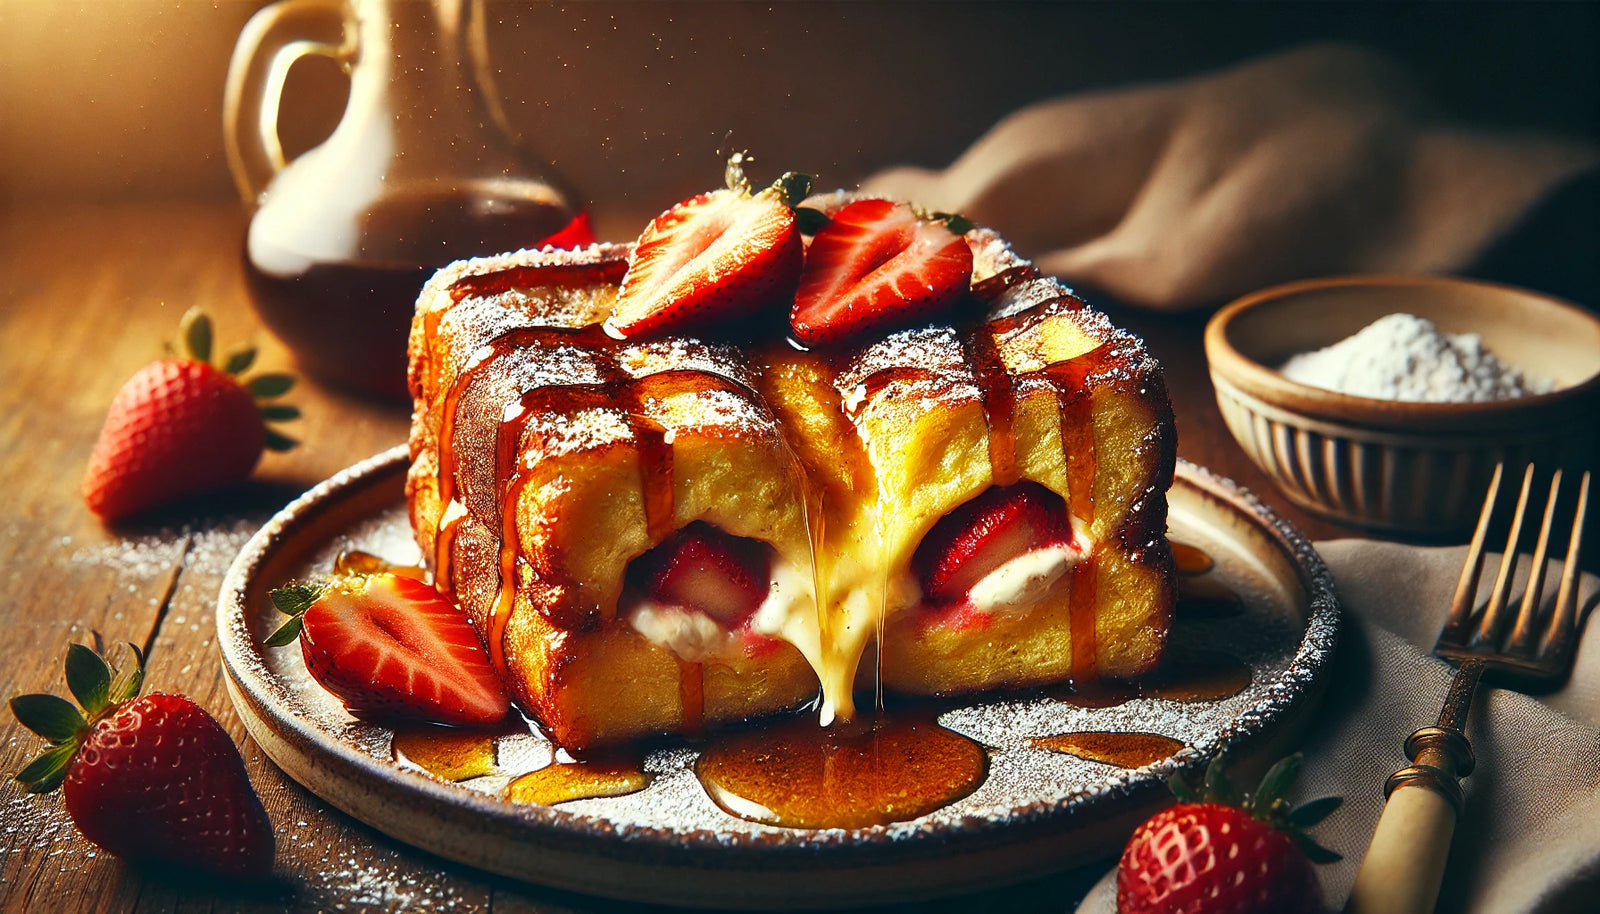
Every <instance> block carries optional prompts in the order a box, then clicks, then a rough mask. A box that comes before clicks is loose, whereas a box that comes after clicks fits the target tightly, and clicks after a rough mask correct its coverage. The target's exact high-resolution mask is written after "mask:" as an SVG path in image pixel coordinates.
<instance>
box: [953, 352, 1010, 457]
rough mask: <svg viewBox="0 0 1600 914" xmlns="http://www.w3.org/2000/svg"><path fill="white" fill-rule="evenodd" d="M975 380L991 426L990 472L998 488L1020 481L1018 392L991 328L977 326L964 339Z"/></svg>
mask: <svg viewBox="0 0 1600 914" xmlns="http://www.w3.org/2000/svg"><path fill="white" fill-rule="evenodd" d="M961 345H962V348H963V349H964V350H965V351H966V354H967V362H968V364H969V365H971V367H972V376H973V379H974V380H975V381H977V383H978V391H979V393H980V394H981V398H980V401H979V402H980V403H982V405H983V419H984V422H985V423H986V424H987V425H988V426H989V468H990V471H991V472H992V474H993V476H994V484H995V485H997V486H1009V485H1011V484H1012V483H1014V482H1016V481H1017V435H1016V429H1015V428H1014V427H1013V419H1014V410H1015V408H1016V391H1015V389H1014V388H1013V386H1012V384H1011V375H1010V374H1008V373H1007V372H1006V367H1005V365H1004V363H1002V362H1001V361H1000V350H999V348H998V347H996V345H995V342H994V337H993V336H992V335H990V333H989V327H988V325H987V324H974V325H973V326H971V327H969V328H968V329H967V330H966V331H965V332H963V333H962V335H961Z"/></svg>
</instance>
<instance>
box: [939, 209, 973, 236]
mask: <svg viewBox="0 0 1600 914" xmlns="http://www.w3.org/2000/svg"><path fill="white" fill-rule="evenodd" d="M933 218H935V219H937V220H939V221H940V222H943V223H944V227H945V228H947V229H949V230H950V231H952V232H954V233H956V234H957V235H965V234H966V233H968V232H970V231H972V228H973V225H972V220H971V219H968V218H967V217H966V216H963V215H961V214H959V213H934V214H933Z"/></svg>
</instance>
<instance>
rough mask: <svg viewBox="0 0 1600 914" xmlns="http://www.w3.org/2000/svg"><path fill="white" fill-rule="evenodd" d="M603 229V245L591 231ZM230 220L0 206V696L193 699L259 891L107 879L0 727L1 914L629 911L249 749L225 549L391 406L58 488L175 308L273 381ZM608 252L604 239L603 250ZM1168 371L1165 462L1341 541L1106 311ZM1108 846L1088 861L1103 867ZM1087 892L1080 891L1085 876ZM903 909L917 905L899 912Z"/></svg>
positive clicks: (1192, 334) (1170, 340)
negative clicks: (245, 804)
mask: <svg viewBox="0 0 1600 914" xmlns="http://www.w3.org/2000/svg"><path fill="white" fill-rule="evenodd" d="M602 228H606V226H605V225H604V224H602ZM243 231H244V217H243V216H242V215H241V214H240V213H239V211H238V208H237V206H235V205H233V204H232V203H230V202H222V201H219V202H196V203H141V204H118V205H106V206H95V205H88V204H85V205H78V206H72V207H59V206H52V207H48V208H47V207H35V208H12V209H9V210H0V371H3V375H4V382H3V384H0V487H3V489H4V491H6V492H8V493H9V494H8V495H7V498H8V499H9V501H8V502H7V504H8V505H9V507H8V508H7V509H6V510H5V511H4V512H3V514H0V582H3V585H0V629H3V630H4V631H5V632H7V633H8V634H7V635H6V637H5V638H4V639H3V640H0V696H4V697H9V696H12V695H16V694H20V693H24V692H38V691H55V692H62V691H64V683H63V681H62V676H61V663H62V658H63V656H64V655H65V652H66V648H67V645H68V644H69V643H70V642H72V641H82V640H85V639H87V638H88V637H89V633H90V632H91V631H98V632H99V633H101V634H102V635H103V636H104V638H105V639H106V641H107V642H108V643H109V642H118V641H130V642H133V643H134V644H139V645H143V646H144V647H145V648H146V650H147V652H148V654H149V657H150V668H149V676H148V680H147V682H148V683H149V687H150V688H151V689H152V690H160V691H174V692H181V693H184V694H187V695H189V696H190V697H192V698H193V699H195V700H196V701H198V702H199V703H200V704H202V705H204V706H205V707H206V708H208V709H209V710H210V711H211V712H212V713H213V714H214V715H215V716H216V717H217V719H218V720H219V721H220V722H221V723H222V725H223V726H224V727H226V728H227V730H228V731H229V733H230V734H231V735H232V736H233V737H234V739H236V740H237V741H238V743H239V745H240V746H241V747H243V750H244V757H245V761H246V764H247V766H248V768H249V771H250V776H251V778H252V779H253V781H254V783H255V786H256V788H257V790H259V791H260V793H261V796H262V799H263V800H264V801H265V803H266V807H267V811H268V813H269V814H270V815H271V817H272V821H273V822H274V823H275V825H276V827H277V831H278V856H277V862H276V873H277V880H276V884H274V885H273V886H271V887H269V888H267V889H264V890H259V891H251V892H248V893H245V894H242V895H241V894H238V893H237V892H236V891H234V890H231V889H227V888H218V887H215V886H212V887H203V886H198V885H194V884H188V883H185V882H182V881H174V880H173V879H172V878H167V877H156V876H150V875H147V874H144V873H141V872H140V871H139V870H137V869H135V868H133V867H129V866H125V865H123V864H122V863H121V862H119V861H118V860H117V859H115V858H113V857H111V856H110V855H108V854H105V853H97V850H96V848H95V847H94V846H93V845H91V844H90V843H89V842H87V841H86V840H84V839H83V838H81V837H80V836H79V835H78V833H77V831H76V830H75V829H74V828H73V826H72V823H71V822H70V820H68V818H67V816H66V814H65V812H64V810H63V808H62V805H61V803H60V800H59V797H57V796H49V797H43V798H36V797H32V796H30V795H28V794H27V793H25V792H24V791H23V790H22V788H21V786H20V785H18V784H17V783H16V782H15V781H12V780H11V779H10V778H9V775H10V774H13V773H15V772H17V771H19V770H20V769H21V768H22V766H23V765H24V764H26V762H27V761H28V760H29V759H30V758H32V757H33V756H34V755H35V754H36V753H37V752H38V750H39V748H40V746H41V741H40V740H39V739H37V738H36V737H34V736H33V734H31V733H28V732H27V731H25V730H23V729H22V728H21V727H20V726H19V725H18V724H17V723H16V721H15V720H14V719H13V718H12V717H11V715H10V714H9V712H6V713H4V714H0V736H3V737H4V742H3V743H0V771H3V772H5V773H6V774H7V775H8V777H7V778H6V779H5V780H4V782H3V784H0V910H7V911H10V910H34V911H51V912H53V911H67V910H72V911H134V910H137V911H202V910H261V911H267V910H284V909H291V910H297V911H298V910H305V911H313V910H315V911H330V910H396V911H398V910H408V911H409V910H424V911H426V910H494V911H497V912H511V911H574V910H590V909H595V908H606V909H608V910H611V909H631V908H633V907H635V906H628V905H615V904H610V903H602V902H598V901H596V900H593V899H588V898H583V897H578V896H574V895H571V894H566V893H560V892H554V891H550V890H545V889H541V888H538V887H534V886H528V885H525V884H522V883H516V882H512V881H509V880H505V879H501V878H497V877H494V876H490V875H486V874H484V873H480V872H477V871H474V870H470V869H467V868H464V867H461V866H457V865H455V864H452V863H449V862H446V861H443V860H440V859H439V858H436V857H433V856H431V855H429V854H427V853H424V852H421V851H418V850H414V849H411V848H409V847H407V846H404V845H401V844H399V843H397V842H395V841H393V840H391V839H389V838H387V837H386V836H384V835H382V834H379V833H378V832H376V831H374V830H372V829H371V828H368V827H367V826H365V825H362V824H361V823H359V822H356V821H354V820H353V819H350V818H349V817H347V816H345V815H343V814H342V813H340V812H338V811H337V810H334V809H331V808H330V807H329V806H328V805H327V804H325V803H323V802H322V801H321V800H319V799H318V798H316V797H315V796H313V795H311V794H310V793H309V792H307V791H306V790H304V789H302V788H301V787H300V786H299V785H298V784H296V783H294V782H293V781H290V780H289V779H288V778H287V777H285V776H284V775H283V774H282V773H280V772H279V771H278V769H277V768H275V767H274V766H273V765H272V763H271V762H269V761H268V760H267V759H266V758H265V757H264V756H263V755H262V754H261V752H260V750H259V749H258V748H257V747H256V746H255V745H254V744H253V743H252V742H251V741H250V740H249V738H248V737H246V735H245V733H244V728H243V726H242V725H241V724H240V722H239V719H238V717H237V716H236V715H235V714H234V711H233V707H232V705H231V704H230V703H229V700H228V698H227V695H226V692H225V690H224V687H223V681H222V674H221V669H220V664H219V663H218V655H217V649H216V646H215V644H214V641H215V639H216V634H215V619H214V606H215V601H216V597H217V591H218V589H219V587H220V585H221V583H222V577H223V575H224V573H225V572H226V570H227V568H228V565H229V563H230V562H231V561H232V559H233V556H234V554H235V553H236V552H237V551H238V549H239V548H240V547H241V546H242V545H243V544H244V542H245V540H246V539H247V538H248V537H249V536H250V534H251V533H252V532H253V531H254V530H255V529H256V528H257V527H258V526H259V525H260V524H261V523H262V522H263V521H265V520H266V519H267V518H268V517H269V516H271V514H272V513H273V512H275V511H276V510H277V509H279V508H280V507H282V506H283V505H284V504H285V503H287V502H288V501H289V500H290V499H292V498H293V497H295V496H296V495H298V494H299V493H300V492H302V491H304V490H305V489H306V488H308V487H310V486H311V485H313V484H314V483H316V482H317V481H319V480H321V479H323V478H325V477H327V476H329V475H330V474H332V473H334V472H335V471H337V470H339V469H340V468H342V467H344V466H346V465H348V464H350V463H353V462H355V461H357V460H359V459H361V458H364V457H367V456H370V455H372V454H374V453H377V452H378V451H380V450H383V449H385V448H387V447H389V446H391V445H393V444H397V443H399V442H402V441H404V440H405V437H406V430H407V425H408V420H409V416H408V415H407V413H406V412H405V411H404V410H403V409H401V408H398V407H394V406H384V405H380V404H374V403H370V402H363V401H360V400H356V399H352V398H349V397H346V396H343V395H340V394H337V393H333V392H330V391H327V390H323V389H319V388H317V387H316V386H314V385H311V384H304V383H303V384H301V385H300V386H299V387H297V389H296V390H295V391H294V393H293V394H292V395H291V396H290V397H288V398H286V399H287V400H288V401H290V402H294V403H296V404H298V405H299V406H300V407H301V409H302V410H303V412H304V418H303V419H302V420H301V421H299V422H298V423H295V425H297V426H298V427H297V428H296V429H294V437H297V438H300V439H302V444H301V446H300V447H299V448H297V449H296V450H294V451H292V452H290V453H288V454H284V455H277V454H269V455H268V456H267V457H266V458H265V459H264V460H263V462H262V464H261V466H260V468H259V469H258V471H257V474H256V479H255V481H254V482H252V483H251V484H250V485H249V486H248V487H245V488H242V489H240V490H238V491H236V492H233V493H230V494H229V495H227V496H226V497H223V498H217V499H214V500H210V501H207V502H206V503H204V504H199V505H194V504H191V505H188V506H184V507H181V508H177V509H174V510H171V511H168V512H166V513H163V514H160V515H159V516H156V517H152V518H149V519H146V520H143V521H140V522H139V523H137V524H135V525H131V526H127V527H121V528H117V529H107V528H105V527H102V526H101V524H100V523H99V521H98V520H96V518H95V517H94V516H93V515H92V514H90V513H89V511H88V510H87V509H86V508H85V507H84V505H83V501H82V499H81V497H80V496H79V493H78V488H79V483H80V479H81V476H82V472H83V467H84V464H85V462H86V461H87V459H88V456H89V451H90V449H91V448H92V447H93V444H94V440H95V437H96V435H97V434H98V432H99V429H100V424H101V422H102V420H103V418H104V415H105V409H106V405H107V404H108V403H109V402H110V401H111V398H112V396H113V394H114V393H115V392H116V390H117V389H118V388H119V387H120V386H121V384H122V383H123V381H124V380H126V379H127V378H128V377H129V376H130V375H131V374H132V373H133V372H134V371H135V370H136V369H138V368H139V367H140V366H141V365H143V364H144V363H145V362H147V361H150V360H151V359H152V358H155V357H157V356H158V355H159V353H160V346H161V344H162V342H163V341H165V340H169V339H171V338H172V337H173V336H174V335H175V331H176V327H177V322H178V317H179V315H181V314H182V313H183V311H184V310H185V309H187V308H188V307H189V306H190V305H194V304H199V305H201V306H203V307H205V308H206V309H207V310H208V311H209V312H210V313H211V315H212V317H213V318H214V320H215V321H216V325H217V330H218V339H219V341H220V342H221V344H222V345H224V346H227V345H228V344H229V343H243V342H246V341H253V342H256V343H258V344H259V345H260V346H261V349H262V362H261V364H262V365H264V366H266V367H280V368H281V367H288V366H289V364H290V362H289V358H288V355H287V353H286V352H285V350H284V349H283V348H282V347H281V346H280V345H278V344H277V343H276V341H274V340H273V339H272V338H271V337H269V336H268V335H267V334H266V332H265V331H264V330H263V329H262V328H261V326H260V324H259V322H258V321H257V320H256V318H255V316H254V314H253V313H252V312H251V310H250V307H249V304H248V301H247V299H246V294H245V289H244V284H243V276H242V273H241V269H240V262H239V254H240V249H241V239H242V238H243ZM613 234H619V235H620V234H622V232H620V231H619V232H614V233H613ZM1113 316H1114V318H1115V319H1116V320H1117V321H1118V322H1120V323H1122V324H1124V325H1126V326H1129V327H1130V328H1132V329H1133V330H1135V331H1136V332H1139V333H1141V334H1143V335H1144V336H1145V337H1146V339H1147V340H1148V341H1149V343H1150V345H1151V348H1152V349H1153V350H1154V351H1155V353H1156V355H1157V356H1159V357H1160V358H1161V360H1162V361H1163V362H1164V363H1165V365H1166V370H1167V378H1168V384H1169V386H1170V387H1171V390H1172V399H1173V405H1174V407H1175V409H1176V412H1177V415H1178V433H1179V447H1178V452H1179V453H1180V454H1181V455H1183V456H1184V457H1187V458H1188V459H1189V460H1192V461H1194V462H1196V463H1199V464H1202V465H1204V466H1208V467H1210V468H1211V469H1213V470H1215V471H1217V472H1219V473H1221V474H1223V475H1226V476H1229V477H1232V478H1233V479H1235V480H1238V481H1239V482H1240V483H1242V484H1244V485H1245V486H1246V487H1248V488H1250V489H1252V490H1254V491H1255V492H1256V493H1258V494H1259V495H1261V496H1262V498H1263V499H1264V500H1265V501H1266V502H1267V503H1268V504H1270V505H1272V506H1273V507H1274V508H1276V509H1278V510H1279V511H1281V512H1282V513H1283V514H1284V516H1286V517H1288V518H1290V519H1291V520H1292V521H1294V522H1295V523H1297V524H1299V525H1300V526H1301V528H1302V529H1303V530H1305V531H1306V532H1307V533H1308V534H1309V535H1311V536H1312V537H1313V538H1326V537H1334V536H1341V535H1354V533H1355V532H1354V531H1350V530H1346V529H1342V528H1339V527H1335V526H1332V525H1330V524H1328V523H1325V522H1321V521H1318V520H1316V519H1314V518H1311V517H1309V516H1307V515H1306V514H1305V513H1303V512H1301V511H1298V510H1296V509H1294V508H1293V507H1292V506H1290V505H1289V504H1288V503H1287V502H1286V501H1285V500H1284V499H1283V498H1282V497H1281V496H1279V495H1278V494H1277V493H1276V492H1275V491H1273V489H1272V487H1271V485H1270V483H1269V482H1268V481H1267V479H1266V477H1265V476H1263V475H1262V474H1261V473H1260V472H1259V471H1257V470H1256V469H1255V468H1254V467H1253V466H1252V465H1251V464H1250V463H1249V462H1248V460H1247V459H1246V457H1245V455H1244V453H1243V452H1242V451H1241V450H1240V449H1239V448H1238V447H1237V446H1236V445H1235V444H1234V442H1233V439H1232V438H1231V437H1230V436H1229V435H1228V432H1227V429H1226V428H1225V427H1224V426H1223V424H1222V418H1221V416H1220V415H1219V414H1218V412H1217V408H1216V404H1215V402H1214V400H1213V398H1212V389H1211V383H1210V381H1209V379H1208V377H1207V375H1206V368H1205V357H1204V355H1203V353H1202V349H1201V342H1200V340H1201V331H1202V329H1203V327H1204V318H1203V317H1201V316H1182V317H1170V316H1156V315H1145V314H1135V313H1124V312H1117V313H1115V314H1114V315H1113ZM1114 850H1115V849H1113V848H1108V849H1107V851H1108V855H1109V854H1110V853H1111V852H1113V851H1114ZM1093 875H1098V874H1097V873H1096V874H1093ZM1084 878H1085V876H1084V874H1082V873H1080V874H1077V875H1072V874H1069V875H1067V876H1063V877H1060V878H1057V879H1053V880H1047V881H1045V882H1040V883H1034V884H1031V885H1026V886H1021V887H1017V888H1014V889H1010V890H1005V891H1003V892H999V893H995V894H991V895H985V896H982V897H976V898H966V899H956V900H953V901H952V902H951V903H950V907H951V909H952V910H954V909H957V908H959V909H961V910H963V911H972V910H974V909H977V910H990V909H993V910H999V909H1004V910H1018V909H1031V908H1039V907H1045V908H1052V909H1055V910H1060V909H1061V908H1062V907H1063V906H1064V905H1065V904H1067V903H1068V899H1070V898H1072V897H1073V895H1074V894H1075V893H1081V892H1082V891H1083V888H1084V881H1083V880H1084ZM919 909H922V908H921V907H919Z"/></svg>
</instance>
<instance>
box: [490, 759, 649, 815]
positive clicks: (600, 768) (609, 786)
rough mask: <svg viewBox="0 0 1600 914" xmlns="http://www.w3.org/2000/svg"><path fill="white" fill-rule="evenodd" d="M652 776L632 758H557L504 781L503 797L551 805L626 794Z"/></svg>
mask: <svg viewBox="0 0 1600 914" xmlns="http://www.w3.org/2000/svg"><path fill="white" fill-rule="evenodd" d="M652 780H654V778H653V776H652V775H650V774H648V773H647V772H646V771H645V770H644V768H643V767H642V766H641V765H640V763H639V762H638V761H637V760H633V759H609V760H608V759H593V760H575V761H570V762H569V761H557V762H553V763H551V764H549V765H546V766H545V767H543V768H540V769H539V770H537V771H530V772H528V773H527V774H524V775H522V776H520V777H518V778H516V779H514V780H513V781H512V782H511V783H509V784H507V785H506V792H505V798H506V799H507V800H510V801H511V802H513V803H524V804H527V805H531V806H554V805H556V804H557V803H568V802H571V801H573V800H593V799H599V798H602V797H622V796H627V795H628V794H630V793H638V792H639V791H641V790H643V789H645V788H646V787H648V786H650V782H651V781H652Z"/></svg>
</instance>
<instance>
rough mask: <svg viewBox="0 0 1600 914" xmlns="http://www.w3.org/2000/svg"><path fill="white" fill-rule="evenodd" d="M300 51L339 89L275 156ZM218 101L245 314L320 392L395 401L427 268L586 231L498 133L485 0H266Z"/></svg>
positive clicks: (568, 242) (558, 190)
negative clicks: (328, 107) (328, 388)
mask: <svg viewBox="0 0 1600 914" xmlns="http://www.w3.org/2000/svg"><path fill="white" fill-rule="evenodd" d="M307 55H322V56H326V57H331V58H333V59H334V60H336V61H338V62H339V64H340V65H341V66H342V67H343V69H344V70H345V71H346V72H347V73H348V74H349V76H350V96H349V101H348V102H347V104H346V106H345V110H344V114H343V115H342V117H341V119H340V121H339V124H338V126H337V127H336V128H335V129H334V131H333V133H332V134H331V135H330V136H329V137H328V138H327V139H326V140H325V141H323V143H322V144H321V145H319V146H317V147H316V148H314V149H311V150H309V151H307V152H306V153H304V154H303V155H301V156H299V157H297V158H295V159H294V160H293V161H286V160H285V157H284V153H283V147H282V145H281V144H280V142H279V139H278V129H277V124H278V108H279V101H280V98H281V96H282V92H283V86H284V81H285V79H286V77H287V76H288V73H289V70H290V68H291V67H293V66H294V64H295V62H296V61H298V60H300V59H302V58H303V57H305V56H307ZM224 102H225V104H224V114H223V120H224V127H225V132H226V137H225V139H226V142H227V150H228V163H229V165H230V167H231V168H232V170H233V176H234V180H235V182H236V183H237V184H238V187H239V192H240V194H241V195H242V196H243V197H244V202H245V206H246V208H247V209H248V210H249V211H250V212H251V218H250V227H249V230H248V234H247V237H246V240H245V249H244V261H245V275H246V278H247V285H248V287H249V289H250V294H251V297H252V300H253V302H254V304H255V307H256V311H257V312H258V313H259V315H260V316H261V320H262V321H263V323H265V324H266V325H267V327H268V328H269V329H270V330H271V331H272V332H273V333H274V334H275V335H277V336H278V337H279V338H280V339H281V340H283V342H284V343H285V344H286V345H287V346H288V347H289V348H290V350H291V351H293V353H294V355H295V359H296V362H297V363H298V365H299V367H300V369H301V370H302V371H304V372H305V373H306V374H309V375H311V376H312V377H314V378H316V379H317V380H320V381H323V382H326V383H328V384H331V385H333V386H336V387H340V388H343V389H346V390H350V391H355V392H359V393H364V394H370V395H376V396H380V397H390V398H401V397H404V396H406V386H405V377H406V337H407V333H408V332H409V329H410V326H411V315H412V312H413V310H414V307H415V304H416V299H417V293H418V292H420V291H421V290H422V286H423V284H424V283H425V282H426V281H427V279H428V277H429V276H431V275H432V274H433V272H434V271H435V270H436V269H438V268H439V267H442V266H444V265H445V264H447V263H449V262H451V261H452V260H457V259H459V258H463V257H471V256H476V255H484V254H492V253H497V252H501V251H509V250H516V249H518V248H524V247H539V246H541V245H544V244H556V245H558V246H561V247H571V246H576V245H581V244H587V243H589V242H591V241H593V240H594V239H593V235H592V234H591V233H590V231H589V227H588V218H587V214H586V213H585V212H584V211H583V210H582V209H581V207H580V206H579V204H578V201H577V199H576V197H575V196H574V195H573V193H572V192H571V191H570V190H569V189H568V188H567V187H566V186H565V185H564V184H563V183H562V182H561V180H560V179H559V178H558V177H557V176H556V175H555V174H554V173H553V172H552V171H551V170H550V169H549V168H548V167H547V166H544V165H541V164H539V163H538V161H537V160H536V159H535V158H534V157H533V156H532V155H531V154H530V153H529V152H528V151H527V150H526V149H525V148H523V147H522V145H521V143H520V142H518V141H517V140H516V139H514V134H513V132H512V131H511V130H510V129H509V128H508V124H507V121H506V118H505V113H504V111H503V110H502V109H501V107H500V100H499V96H498V95H497V94H496V92H495V89H494V85H493V82H492V80H491V78H490V69H489V65H488V56H487V40H486V35H485V22H484V10H483V0H432V2H415V0H393V2H391V0H351V2H339V0H281V2H278V3H274V4H272V5H271V6H268V7H265V8H264V9H262V10H261V11H260V12H259V13H257V14H256V15H255V17H254V18H252V19H251V20H250V22H249V23H248V24H246V26H245V28H244V31H243V32H241V33H240V36H239V42H238V45H237V46H236V47H235V49H234V54H233V61H232V63H231V65H230V67H229V71H228V83H227V92H226V97H225V99H224Z"/></svg>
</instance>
